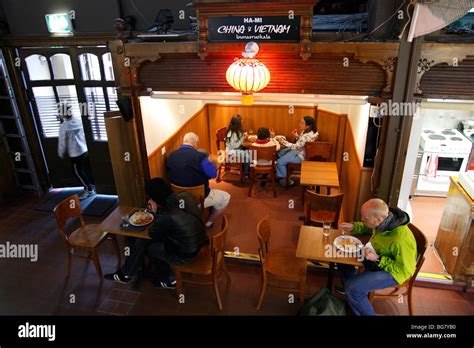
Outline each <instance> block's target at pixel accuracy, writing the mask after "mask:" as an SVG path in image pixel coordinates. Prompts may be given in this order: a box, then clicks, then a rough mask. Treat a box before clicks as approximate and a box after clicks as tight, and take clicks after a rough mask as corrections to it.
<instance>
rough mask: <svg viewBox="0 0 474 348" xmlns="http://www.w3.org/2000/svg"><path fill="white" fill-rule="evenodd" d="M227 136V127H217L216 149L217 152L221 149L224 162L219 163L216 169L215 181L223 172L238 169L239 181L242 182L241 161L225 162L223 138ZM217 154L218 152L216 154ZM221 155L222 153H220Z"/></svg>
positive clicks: (220, 178) (220, 177) (242, 170)
mask: <svg viewBox="0 0 474 348" xmlns="http://www.w3.org/2000/svg"><path fill="white" fill-rule="evenodd" d="M226 136H227V127H222V128H219V129H218V130H217V131H216V149H217V152H219V151H223V153H224V162H223V163H221V165H220V166H219V169H218V170H217V178H216V181H217V182H220V181H221V180H222V178H223V177H224V175H225V174H227V173H229V172H230V171H231V170H238V171H239V175H240V182H241V183H243V182H244V166H243V164H242V163H229V162H227V154H226V153H225V151H226V150H225V138H226ZM221 144H223V149H222V150H221ZM218 155H219V154H218ZM221 156H222V155H221ZM222 168H224V173H222Z"/></svg>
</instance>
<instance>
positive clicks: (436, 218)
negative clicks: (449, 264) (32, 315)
mask: <svg viewBox="0 0 474 348" xmlns="http://www.w3.org/2000/svg"><path fill="white" fill-rule="evenodd" d="M445 201H446V198H440V197H423V196H415V197H414V198H413V199H412V200H411V201H410V204H411V206H412V210H413V223H414V224H415V225H416V226H417V227H418V228H419V229H420V230H421V231H423V233H425V235H426V237H427V238H428V240H429V242H430V247H429V248H428V249H427V250H426V253H425V263H424V264H423V267H422V268H421V271H422V272H429V273H438V274H447V273H445V272H444V266H443V264H442V263H441V261H440V260H439V259H438V258H437V257H436V254H435V252H436V249H435V247H434V242H435V240H436V235H437V233H438V227H439V224H440V222H441V215H442V214H443V209H444V202H445Z"/></svg>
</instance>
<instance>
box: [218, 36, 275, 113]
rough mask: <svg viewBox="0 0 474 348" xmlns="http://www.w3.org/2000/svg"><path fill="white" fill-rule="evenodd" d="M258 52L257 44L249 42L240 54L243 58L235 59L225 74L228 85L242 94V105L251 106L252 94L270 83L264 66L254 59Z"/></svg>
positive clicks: (268, 74) (268, 73)
mask: <svg viewBox="0 0 474 348" xmlns="http://www.w3.org/2000/svg"><path fill="white" fill-rule="evenodd" d="M258 50H259V47H258V44H257V43H255V42H249V43H248V44H247V45H246V46H245V51H244V52H242V57H243V58H240V59H239V58H235V61H234V62H233V63H232V64H231V65H230V66H229V68H228V69H227V72H226V79H227V82H228V83H229V85H231V86H232V87H233V88H234V89H236V90H237V91H239V92H242V104H244V105H252V104H253V93H255V92H258V91H260V90H261V89H263V88H265V87H266V86H267V85H268V83H269V82H270V72H269V71H268V69H267V67H266V66H265V64H263V63H262V62H260V61H259V60H258V59H255V58H254V57H255V56H256V55H257V53H258Z"/></svg>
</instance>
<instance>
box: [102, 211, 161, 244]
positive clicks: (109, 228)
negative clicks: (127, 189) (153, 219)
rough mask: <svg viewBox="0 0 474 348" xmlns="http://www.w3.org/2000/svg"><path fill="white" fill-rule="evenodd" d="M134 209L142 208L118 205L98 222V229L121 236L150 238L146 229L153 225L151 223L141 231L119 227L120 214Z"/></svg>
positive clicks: (120, 221)
mask: <svg viewBox="0 0 474 348" xmlns="http://www.w3.org/2000/svg"><path fill="white" fill-rule="evenodd" d="M134 210H143V208H136V207H130V206H126V205H119V206H118V207H117V208H115V210H114V211H113V212H112V213H111V214H110V215H109V216H107V218H106V219H105V220H104V221H102V222H101V223H100V224H99V227H98V230H99V231H104V232H107V233H112V234H117V235H122V236H128V237H136V238H144V239H151V237H150V235H149V234H148V229H149V228H150V227H151V226H153V224H150V225H148V227H147V228H145V229H144V230H143V231H131V230H125V229H121V228H120V224H121V223H122V215H125V214H129V213H131V212H132V211H134Z"/></svg>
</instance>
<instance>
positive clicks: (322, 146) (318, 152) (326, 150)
mask: <svg viewBox="0 0 474 348" xmlns="http://www.w3.org/2000/svg"><path fill="white" fill-rule="evenodd" d="M305 150H306V160H307V161H318V162H329V161H330V160H331V150H332V143H329V142H326V141H313V142H309V143H306V144H305Z"/></svg>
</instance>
